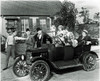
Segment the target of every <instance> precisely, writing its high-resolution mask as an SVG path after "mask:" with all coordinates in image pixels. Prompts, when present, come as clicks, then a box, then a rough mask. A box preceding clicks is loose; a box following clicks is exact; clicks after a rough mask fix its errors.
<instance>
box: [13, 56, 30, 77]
mask: <svg viewBox="0 0 100 81" xmlns="http://www.w3.org/2000/svg"><path fill="white" fill-rule="evenodd" d="M13 72H14V74H15V75H16V76H18V77H24V76H26V75H28V74H29V69H28V65H27V64H26V61H25V60H22V59H21V58H20V57H18V58H16V60H15V63H14V65H13Z"/></svg>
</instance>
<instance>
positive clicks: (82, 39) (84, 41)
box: [78, 30, 91, 45]
mask: <svg viewBox="0 0 100 81" xmlns="http://www.w3.org/2000/svg"><path fill="white" fill-rule="evenodd" d="M90 43H91V37H90V36H89V35H88V31H87V30H83V31H82V34H81V35H80V36H79V38H78V45H88V44H90Z"/></svg>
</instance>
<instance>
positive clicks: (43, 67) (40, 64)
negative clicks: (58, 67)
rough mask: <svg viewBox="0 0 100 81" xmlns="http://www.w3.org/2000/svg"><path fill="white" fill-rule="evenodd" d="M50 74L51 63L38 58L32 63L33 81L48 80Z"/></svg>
mask: <svg viewBox="0 0 100 81" xmlns="http://www.w3.org/2000/svg"><path fill="white" fill-rule="evenodd" d="M49 75H50V68H49V65H48V64H47V63H46V62H45V61H43V60H37V61H35V62H34V63H33V64H32V67H31V70H30V78H31V80H32V81H47V80H48V78H49Z"/></svg>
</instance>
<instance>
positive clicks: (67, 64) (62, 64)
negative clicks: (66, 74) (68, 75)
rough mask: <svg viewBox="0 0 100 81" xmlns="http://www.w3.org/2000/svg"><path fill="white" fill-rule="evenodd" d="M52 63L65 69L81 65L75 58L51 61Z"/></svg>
mask: <svg viewBox="0 0 100 81" xmlns="http://www.w3.org/2000/svg"><path fill="white" fill-rule="evenodd" d="M52 64H53V65H54V67H55V68H57V69H66V68H71V67H78V66H82V64H81V63H78V62H77V61H75V60H71V61H56V62H52Z"/></svg>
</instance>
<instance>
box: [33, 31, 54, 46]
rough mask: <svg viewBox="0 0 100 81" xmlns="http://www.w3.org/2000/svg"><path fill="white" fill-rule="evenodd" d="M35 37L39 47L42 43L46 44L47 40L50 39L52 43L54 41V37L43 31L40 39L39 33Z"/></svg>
mask: <svg viewBox="0 0 100 81" xmlns="http://www.w3.org/2000/svg"><path fill="white" fill-rule="evenodd" d="M34 39H35V42H36V43H37V47H41V46H42V44H46V43H47V41H49V42H50V43H52V38H51V37H50V36H49V35H48V34H46V33H44V32H43V33H42V37H41V39H39V37H38V34H36V35H35V36H34Z"/></svg>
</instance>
